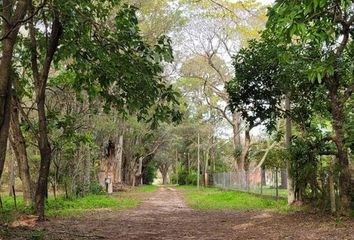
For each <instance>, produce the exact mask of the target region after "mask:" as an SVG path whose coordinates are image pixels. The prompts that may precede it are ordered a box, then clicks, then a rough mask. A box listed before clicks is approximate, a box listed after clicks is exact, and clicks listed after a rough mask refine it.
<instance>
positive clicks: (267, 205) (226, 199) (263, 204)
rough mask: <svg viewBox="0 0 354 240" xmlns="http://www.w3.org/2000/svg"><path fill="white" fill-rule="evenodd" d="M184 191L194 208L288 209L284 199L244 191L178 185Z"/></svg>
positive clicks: (189, 203)
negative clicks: (197, 188)
mask: <svg viewBox="0 0 354 240" xmlns="http://www.w3.org/2000/svg"><path fill="white" fill-rule="evenodd" d="M177 188H178V189H181V190H186V191H184V195H185V199H186V201H187V204H188V205H189V206H190V207H192V208H195V209H238V210H252V209H271V210H280V211H290V210H291V209H290V208H289V207H288V206H287V202H286V200H284V199H280V200H275V199H271V198H264V197H261V196H256V195H253V194H249V193H244V192H236V191H222V190H219V189H217V188H200V191H197V190H196V187H195V186H179V187H177Z"/></svg>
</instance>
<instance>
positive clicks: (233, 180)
mask: <svg viewBox="0 0 354 240" xmlns="http://www.w3.org/2000/svg"><path fill="white" fill-rule="evenodd" d="M213 184H214V186H216V187H219V188H222V189H229V190H237V191H244V192H251V193H256V194H262V195H268V196H274V197H284V198H286V197H287V194H288V193H287V189H286V188H284V187H282V186H281V174H280V171H279V170H263V169H257V170H250V171H239V172H227V173H214V174H213Z"/></svg>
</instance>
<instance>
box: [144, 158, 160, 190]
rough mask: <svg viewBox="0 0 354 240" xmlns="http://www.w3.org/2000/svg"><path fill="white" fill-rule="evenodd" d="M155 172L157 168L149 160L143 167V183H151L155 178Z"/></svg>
mask: <svg viewBox="0 0 354 240" xmlns="http://www.w3.org/2000/svg"><path fill="white" fill-rule="evenodd" d="M156 173H157V168H156V166H155V164H154V163H153V162H152V161H151V162H149V163H148V164H147V165H146V167H145V169H144V173H143V174H144V177H143V179H144V181H145V184H148V185H149V184H152V183H153V181H154V179H155V178H156Z"/></svg>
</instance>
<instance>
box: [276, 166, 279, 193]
mask: <svg viewBox="0 0 354 240" xmlns="http://www.w3.org/2000/svg"><path fill="white" fill-rule="evenodd" d="M278 191H279V190H278V168H277V167H276V168H275V196H276V197H277V199H278V197H279V192H278Z"/></svg>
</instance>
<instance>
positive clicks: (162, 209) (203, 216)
mask: <svg viewBox="0 0 354 240" xmlns="http://www.w3.org/2000/svg"><path fill="white" fill-rule="evenodd" d="M143 195H144V199H143V201H142V203H141V204H140V205H139V206H138V207H136V208H134V209H129V210H122V211H108V210H104V211H95V212H90V213H87V214H85V215H83V216H80V217H76V218H70V219H69V218H67V219H65V218H62V219H51V220H50V221H47V222H45V223H43V224H42V225H41V226H40V227H41V228H44V229H45V230H46V234H45V239H166V240H168V239H213V240H216V239H354V221H353V220H349V219H346V220H341V221H335V219H334V218H332V217H330V216H326V215H319V214H309V213H303V212H296V213H290V214H289V213H288V214H285V213H284V214H280V213H274V212H269V211H233V210H227V211H226V210H225V211H220V210H212V211H211V210H208V211H204V210H193V209H191V208H189V207H187V205H186V204H185V202H184V200H183V196H182V193H181V191H180V190H176V189H174V188H168V187H166V188H165V187H162V188H160V189H159V190H158V191H156V192H153V193H144V194H143Z"/></svg>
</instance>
